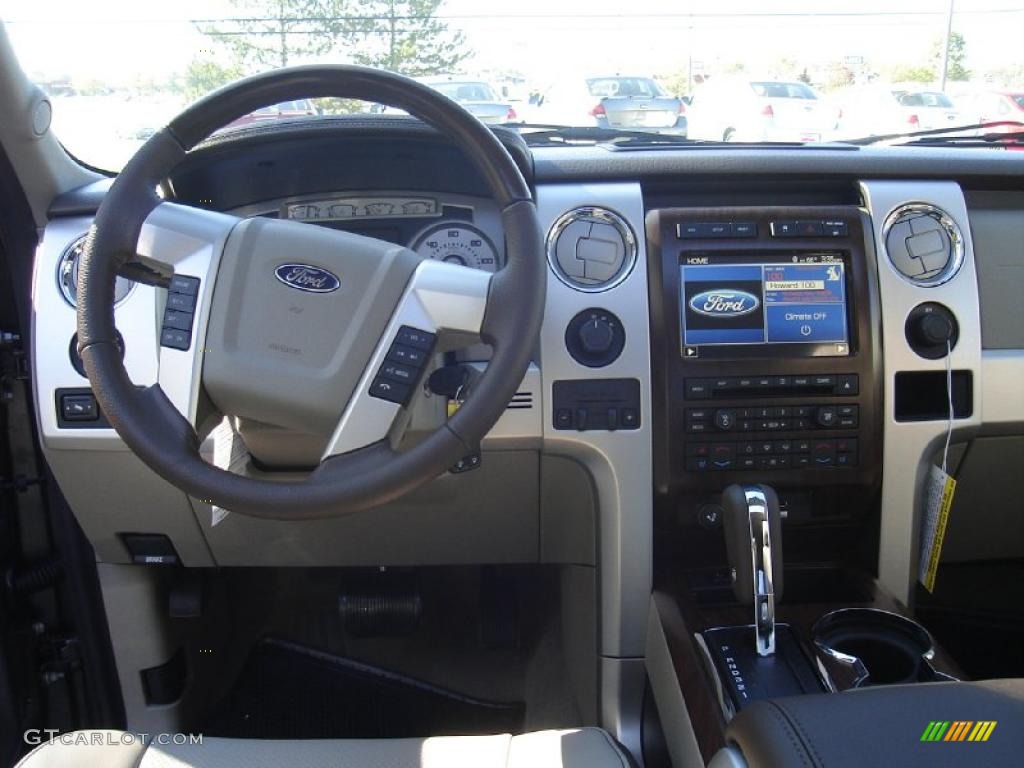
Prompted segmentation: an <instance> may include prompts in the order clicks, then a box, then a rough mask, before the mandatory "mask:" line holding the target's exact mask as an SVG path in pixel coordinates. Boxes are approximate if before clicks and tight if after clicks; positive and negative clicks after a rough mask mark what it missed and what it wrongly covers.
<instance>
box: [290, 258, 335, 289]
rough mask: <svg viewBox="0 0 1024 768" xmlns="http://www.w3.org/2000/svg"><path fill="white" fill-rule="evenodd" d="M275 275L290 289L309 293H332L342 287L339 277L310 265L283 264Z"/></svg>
mask: <svg viewBox="0 0 1024 768" xmlns="http://www.w3.org/2000/svg"><path fill="white" fill-rule="evenodd" d="M274 275H275V276H276V277H277V279H278V280H280V281H281V282H282V283H284V284H285V285H287V286H288V287H289V288H295V289H297V290H300V291H308V292H309V293H330V292H331V291H336V290H338V289H339V288H340V287H341V280H339V279H338V277H337V275H334V274H332V273H330V272H328V271H327V270H326V269H320V267H311V266H310V265H309V264H282V265H281V266H280V267H278V268H277V269H275V270H274Z"/></svg>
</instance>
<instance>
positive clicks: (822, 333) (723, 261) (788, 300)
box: [680, 252, 850, 357]
mask: <svg viewBox="0 0 1024 768" xmlns="http://www.w3.org/2000/svg"><path fill="white" fill-rule="evenodd" d="M768 258H769V259H770V260H766V259H765V258H764V257H762V258H754V257H750V256H744V255H743V254H709V255H693V254H684V255H683V258H682V263H681V264H680V272H681V274H680V278H681V279H680V284H681V286H682V289H681V290H682V301H681V302H680V304H681V322H682V331H683V332H682V334H681V335H682V345H683V349H682V354H683V356H684V357H700V356H714V357H724V356H749V355H752V354H757V355H760V354H764V353H765V352H767V351H768V350H767V349H766V346H768V345H772V346H773V348H774V349H775V350H776V351H778V352H779V353H781V354H783V355H790V356H824V355H848V354H849V353H850V343H849V342H850V340H849V335H848V329H847V306H846V292H847V288H846V264H845V262H844V260H843V254H842V253H832V252H830V253H794V254H783V255H781V256H780V255H779V254H772V255H771V256H770V257H768ZM774 345H778V347H774Z"/></svg>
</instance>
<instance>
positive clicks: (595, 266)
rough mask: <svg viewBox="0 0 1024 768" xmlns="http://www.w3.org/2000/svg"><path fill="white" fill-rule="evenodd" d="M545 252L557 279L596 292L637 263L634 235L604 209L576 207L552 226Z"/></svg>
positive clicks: (621, 277) (613, 283) (611, 284)
mask: <svg viewBox="0 0 1024 768" xmlns="http://www.w3.org/2000/svg"><path fill="white" fill-rule="evenodd" d="M547 252H548V263H549V264H550V265H551V269H552V270H554V273H555V274H556V275H557V276H558V279H559V280H561V281H562V282H563V283H565V284H566V285H568V286H570V287H572V288H575V289H576V290H578V291H584V292H585V293H598V292H600V291H607V290H608V289H609V288H614V287H615V286H616V285H618V284H619V283H621V282H622V281H623V280H625V279H626V277H628V276H629V273H630V272H631V271H632V269H633V265H634V264H636V237H635V236H634V235H633V230H632V229H630V228H629V224H627V223H626V220H625V219H623V218H622V217H621V216H619V214H617V213H615V212H613V211H609V210H608V209H607V208H592V207H586V208H576V209H574V210H571V211H569V212H568V213H566V214H564V215H562V216H560V217H559V218H558V220H557V221H556V222H555V223H554V225H553V226H552V227H551V231H550V232H548V237H547Z"/></svg>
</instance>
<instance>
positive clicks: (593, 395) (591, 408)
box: [552, 379, 640, 432]
mask: <svg viewBox="0 0 1024 768" xmlns="http://www.w3.org/2000/svg"><path fill="white" fill-rule="evenodd" d="M552 399H553V402H554V419H553V426H554V428H555V429H558V430H569V429H573V430H576V431H579V432H586V431H590V430H605V431H608V432H614V431H616V430H633V429H639V428H640V381H639V380H638V379H579V380H563V381H556V382H555V383H554V384H553V386H552Z"/></svg>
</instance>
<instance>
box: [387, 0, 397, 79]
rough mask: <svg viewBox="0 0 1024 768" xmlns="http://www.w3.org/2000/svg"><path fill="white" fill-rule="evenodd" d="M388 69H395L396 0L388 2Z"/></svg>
mask: <svg viewBox="0 0 1024 768" xmlns="http://www.w3.org/2000/svg"><path fill="white" fill-rule="evenodd" d="M388 25H389V30H388V42H389V47H388V69H390V70H391V71H392V72H394V71H395V69H396V67H395V63H396V62H395V27H396V26H397V19H395V0H391V2H390V3H388Z"/></svg>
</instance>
